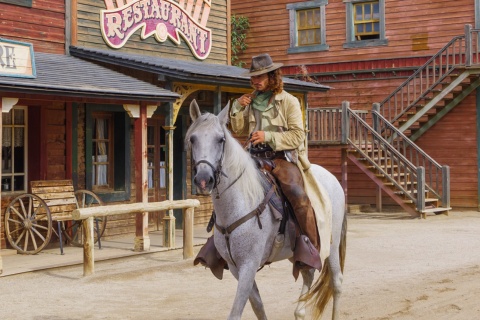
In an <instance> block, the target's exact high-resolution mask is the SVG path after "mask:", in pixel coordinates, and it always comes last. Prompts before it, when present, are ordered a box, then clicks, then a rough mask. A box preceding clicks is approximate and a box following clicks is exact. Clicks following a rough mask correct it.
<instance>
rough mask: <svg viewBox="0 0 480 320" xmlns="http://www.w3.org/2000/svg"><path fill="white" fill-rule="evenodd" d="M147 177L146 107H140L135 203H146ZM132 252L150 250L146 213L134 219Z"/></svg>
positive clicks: (136, 144) (137, 129)
mask: <svg viewBox="0 0 480 320" xmlns="http://www.w3.org/2000/svg"><path fill="white" fill-rule="evenodd" d="M147 179H148V176H147V106H146V105H144V104H142V105H140V114H139V117H138V118H137V119H135V183H136V194H135V196H136V200H137V202H143V203H146V202H148V180H147ZM135 219H136V220H135V243H134V248H133V250H134V251H148V250H150V237H149V236H148V212H142V213H138V214H137V216H136V218H135Z"/></svg>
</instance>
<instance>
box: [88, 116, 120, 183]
mask: <svg viewBox="0 0 480 320" xmlns="http://www.w3.org/2000/svg"><path fill="white" fill-rule="evenodd" d="M91 115H92V123H93V127H92V135H93V136H92V144H93V143H95V144H96V145H97V146H98V144H99V143H107V148H106V152H107V154H106V155H107V160H106V161H100V160H99V159H98V158H97V159H96V160H93V157H94V156H95V157H98V156H100V155H99V154H98V150H93V147H92V168H96V166H100V165H105V164H100V163H101V162H105V163H106V165H107V172H106V181H107V184H106V185H97V184H95V182H96V181H93V179H92V190H93V191H95V192H101V191H112V190H114V166H115V157H114V152H113V144H114V143H115V141H114V127H115V119H114V114H113V113H112V112H105V111H94V112H92V114H91ZM98 119H103V120H106V123H108V127H107V132H108V137H107V138H99V137H98V136H96V135H95V134H94V132H93V130H94V129H95V128H94V127H95V123H96V121H95V120H98ZM92 174H93V170H92ZM95 178H96V180H98V176H97V175H95Z"/></svg>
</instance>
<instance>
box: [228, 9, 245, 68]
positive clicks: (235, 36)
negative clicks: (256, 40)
mask: <svg viewBox="0 0 480 320" xmlns="http://www.w3.org/2000/svg"><path fill="white" fill-rule="evenodd" d="M249 28H250V23H249V22H248V18H247V17H243V16H236V15H232V38H231V41H232V58H231V59H232V61H231V62H232V65H233V66H237V67H240V68H243V66H244V65H245V64H246V63H245V62H243V61H241V60H240V59H239V58H238V56H239V55H240V54H242V53H243V52H244V51H245V50H246V49H247V47H248V46H247V42H246V39H247V31H248V29H249Z"/></svg>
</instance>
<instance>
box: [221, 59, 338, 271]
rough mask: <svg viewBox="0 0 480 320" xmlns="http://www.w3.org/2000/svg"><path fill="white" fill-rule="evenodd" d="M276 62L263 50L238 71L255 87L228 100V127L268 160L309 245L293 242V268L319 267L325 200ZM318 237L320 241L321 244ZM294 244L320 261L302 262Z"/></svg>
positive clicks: (326, 249)
mask: <svg viewBox="0 0 480 320" xmlns="http://www.w3.org/2000/svg"><path fill="white" fill-rule="evenodd" d="M282 65H283V64H281V63H273V61H272V59H271V57H270V56H269V55H268V54H261V55H258V56H255V57H253V58H252V64H251V67H250V70H249V71H248V72H246V73H244V75H246V76H250V82H251V85H252V87H253V88H254V89H255V90H254V91H253V92H252V93H249V94H244V95H242V96H241V97H240V98H238V99H236V100H235V101H234V103H233V105H232V108H231V111H230V119H231V126H232V130H233V131H234V132H235V133H236V134H250V136H249V142H250V148H249V151H250V153H251V154H252V156H254V157H258V158H266V159H269V160H271V161H273V167H274V168H273V170H272V171H271V173H272V175H273V176H274V177H275V178H276V180H277V182H278V183H279V185H280V187H281V190H282V192H283V194H284V195H285V197H286V198H287V200H288V201H289V203H290V205H291V207H292V209H293V211H294V214H295V218H296V220H297V223H298V227H299V232H298V233H299V235H302V234H303V235H306V236H307V238H305V237H303V238H301V239H302V240H301V241H303V242H308V241H310V242H311V244H312V245H313V247H312V246H309V245H308V244H307V246H304V245H303V244H302V246H298V245H295V254H294V257H299V259H298V262H299V264H298V265H297V267H299V266H300V267H306V268H309V267H315V268H317V269H321V263H323V261H324V260H325V258H326V257H328V256H329V253H330V237H331V231H330V230H331V203H330V201H329V198H328V197H327V196H323V195H324V194H325V191H324V190H323V188H322V187H321V186H320V185H319V184H318V183H317V182H316V180H315V178H314V177H313V176H312V174H311V172H310V166H311V164H310V162H309V161H308V158H307V155H306V150H305V139H306V134H305V127H304V124H303V116H302V111H301V107H300V103H299V101H298V99H297V98H296V97H294V96H293V95H291V94H290V93H288V92H286V91H285V90H283V81H282V75H281V72H280V67H281V66H282ZM321 241H322V242H323V241H324V242H325V245H322V246H321V245H320V242H321ZM297 244H298V240H297ZM299 247H302V248H309V250H310V251H312V249H313V248H314V249H313V250H316V252H314V253H313V256H316V257H319V258H320V261H321V263H320V261H318V263H317V264H316V265H315V266H312V265H311V264H310V265H308V263H307V264H304V263H302V262H303V261H302V257H301V255H302V253H299V254H297V250H298V249H299ZM296 260H297V259H296ZM307 261H308V260H307ZM294 274H295V272H294ZM297 274H298V273H297Z"/></svg>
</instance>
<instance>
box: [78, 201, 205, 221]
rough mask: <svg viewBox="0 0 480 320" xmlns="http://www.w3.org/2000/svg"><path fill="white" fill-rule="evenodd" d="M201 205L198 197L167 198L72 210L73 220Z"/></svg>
mask: <svg viewBox="0 0 480 320" xmlns="http://www.w3.org/2000/svg"><path fill="white" fill-rule="evenodd" d="M199 206H200V201H199V200H197V199H186V200H174V201H170V200H165V201H160V202H146V203H140V202H135V203H121V204H113V205H108V206H97V207H88V208H79V209H75V210H73V211H72V218H73V220H84V219H87V218H90V217H106V216H111V215H117V214H127V213H142V212H154V211H166V210H174V209H183V208H196V207H199Z"/></svg>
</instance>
